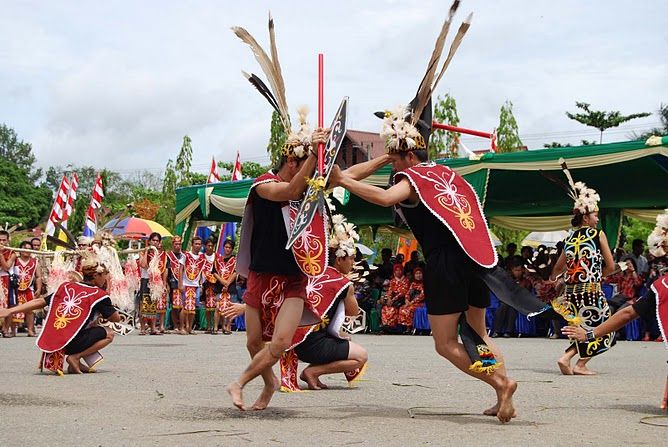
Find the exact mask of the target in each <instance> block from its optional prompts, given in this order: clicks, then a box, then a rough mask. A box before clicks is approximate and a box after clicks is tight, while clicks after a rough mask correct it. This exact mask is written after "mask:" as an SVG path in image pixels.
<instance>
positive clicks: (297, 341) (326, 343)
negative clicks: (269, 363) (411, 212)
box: [280, 214, 366, 392]
mask: <svg viewBox="0 0 668 447" xmlns="http://www.w3.org/2000/svg"><path fill="white" fill-rule="evenodd" d="M332 220H333V227H334V228H333V231H332V235H331V237H330V242H329V246H330V248H331V249H332V250H333V251H334V254H335V256H337V257H345V256H354V255H355V250H356V248H355V242H356V241H357V240H359V236H358V234H357V232H356V231H355V230H354V227H353V226H352V224H350V223H348V222H346V221H345V219H344V217H343V216H342V215H340V214H339V215H335V216H333V217H332ZM350 287H353V284H352V282H351V281H350V279H348V278H347V277H345V276H344V275H343V274H341V273H340V272H339V271H338V270H336V269H335V268H334V267H332V266H329V267H327V268H326V269H325V273H324V274H322V275H321V276H319V277H309V280H308V284H307V286H306V292H307V297H306V300H307V302H308V303H309V306H310V307H311V308H312V309H313V310H314V311H315V312H316V314H317V315H318V317H319V318H320V322H319V323H317V324H314V325H312V326H309V327H300V328H298V329H297V331H296V332H295V335H294V337H293V338H292V346H291V347H290V349H289V350H287V351H286V352H285V354H284V355H283V356H282V357H281V361H280V369H281V391H283V392H294V391H300V390H301V389H300V387H299V382H298V381H297V369H298V366H299V365H298V364H299V360H301V361H303V362H307V363H310V364H313V365H324V364H327V363H332V362H336V361H338V360H346V359H347V358H348V354H349V349H350V342H349V341H348V340H346V339H344V338H342V337H341V335H340V330H341V326H342V324H343V322H344V319H345V314H344V304H343V300H344V299H345V297H346V294H347V293H348V289H349V288H350ZM365 370H366V364H365V365H364V366H362V367H361V368H356V369H354V370H352V371H346V372H345V373H344V375H345V377H346V380H347V381H348V384H349V385H351V386H352V384H353V383H354V382H356V381H357V380H359V379H361V377H362V375H363V374H364V371H365Z"/></svg>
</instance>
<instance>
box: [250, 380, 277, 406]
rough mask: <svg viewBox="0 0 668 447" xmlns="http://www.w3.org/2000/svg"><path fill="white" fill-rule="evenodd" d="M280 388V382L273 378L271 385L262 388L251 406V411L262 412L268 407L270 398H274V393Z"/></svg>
mask: <svg viewBox="0 0 668 447" xmlns="http://www.w3.org/2000/svg"><path fill="white" fill-rule="evenodd" d="M280 387H281V382H280V381H279V380H278V377H276V376H274V378H273V380H272V383H271V384H268V385H266V384H265V386H264V387H263V388H262V392H261V393H260V395H259V396H258V398H257V400H256V401H255V403H254V404H253V407H252V408H253V410H264V409H265V408H267V406H269V402H270V401H271V398H272V397H273V396H274V393H275V392H276V391H277V390H278V389H279V388H280Z"/></svg>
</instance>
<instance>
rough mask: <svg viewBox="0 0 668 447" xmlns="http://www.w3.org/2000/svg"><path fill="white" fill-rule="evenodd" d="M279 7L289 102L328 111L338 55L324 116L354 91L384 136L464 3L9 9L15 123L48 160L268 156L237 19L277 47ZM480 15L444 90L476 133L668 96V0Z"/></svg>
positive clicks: (6, 81)
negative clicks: (378, 113) (321, 105)
mask: <svg viewBox="0 0 668 447" xmlns="http://www.w3.org/2000/svg"><path fill="white" fill-rule="evenodd" d="M269 7H271V8H272V13H273V16H274V19H275V21H276V33H277V39H278V44H279V52H280V57H281V64H282V67H283V70H284V74H285V78H286V84H287V96H288V101H289V104H290V107H291V109H292V110H293V111H294V109H295V108H296V106H297V105H299V104H301V103H306V104H308V105H309V106H310V107H311V110H316V103H315V98H316V54H317V53H318V52H324V53H325V68H326V78H325V79H326V112H327V116H331V115H332V114H333V113H334V111H335V110H336V107H337V106H338V103H339V101H340V99H341V97H343V96H344V95H347V96H350V99H351V102H350V122H349V127H351V128H355V129H362V130H372V131H375V130H378V129H379V122H378V120H377V119H376V118H374V117H373V116H372V112H373V111H375V110H379V109H383V108H388V107H394V106H396V105H397V104H399V103H406V102H407V101H409V100H410V99H411V98H412V97H413V95H414V93H415V90H416V89H417V85H418V82H419V80H420V78H421V76H422V74H423V73H424V70H425V66H426V63H427V60H428V58H429V55H430V54H431V51H432V49H433V42H434V39H435V37H436V35H437V33H438V31H439V29H440V26H441V23H442V19H443V17H445V14H446V11H447V8H448V7H449V2H445V3H444V2H442V1H427V2H414V1H410V0H405V1H379V0H377V1H365V2H356V1H352V0H348V1H341V2H336V3H331V4H328V5H327V7H325V6H323V4H321V3H320V2H306V1H285V2H280V3H278V4H276V2H266V1H255V2H253V1H251V2H244V3H242V4H239V3H238V2H218V1H216V2H209V1H198V2H187V3H186V2H176V1H172V2H140V3H136V2H122V1H120V2H110V3H90V4H82V3H81V2H58V4H49V3H43V2H36V3H24V2H16V3H11V2H7V3H6V4H4V5H3V15H2V17H0V38H1V39H2V41H3V47H2V48H0V95H1V97H2V99H3V100H2V101H0V121H2V122H6V123H7V124H8V125H10V126H12V127H14V128H15V129H16V130H17V131H18V132H19V134H20V136H21V137H22V138H23V139H25V140H27V141H30V142H32V143H33V145H34V147H35V151H36V153H37V155H38V159H39V163H40V164H41V165H49V164H52V163H61V164H64V163H67V162H74V163H81V164H92V165H96V166H99V167H103V166H104V167H109V168H113V169H119V170H128V169H133V168H138V169H142V168H145V167H150V168H153V169H156V168H161V167H163V166H164V164H165V163H166V161H167V159H168V158H170V157H171V158H173V157H174V156H175V155H176V153H177V151H178V148H179V147H180V144H181V139H182V137H183V135H184V134H188V135H190V136H191V138H192V140H193V147H194V149H195V154H194V165H195V166H196V167H199V168H200V169H201V170H202V171H206V170H207V169H208V163H209V160H210V157H211V155H216V157H217V158H219V159H232V158H233V157H234V155H235V154H236V150H237V149H239V150H240V151H241V154H242V158H245V159H255V160H258V159H260V160H263V161H264V160H266V143H267V139H268V137H269V118H270V114H271V110H270V109H269V107H268V105H267V104H266V102H265V101H264V100H263V99H262V98H261V97H260V96H259V95H258V94H257V93H256V92H254V91H253V90H252V87H250V85H248V84H247V82H246V81H244V79H243V78H242V77H241V75H240V70H241V69H244V70H246V71H252V72H255V73H257V74H261V73H260V70H259V67H258V65H257V62H256V61H255V59H254V58H253V56H252V55H251V54H250V51H249V50H248V48H247V47H246V46H245V45H243V44H242V43H241V42H240V41H239V40H238V39H236V37H234V35H233V34H232V33H231V31H230V30H229V28H230V26H232V25H242V26H244V27H246V28H247V29H248V30H249V31H250V32H251V33H252V34H253V35H254V36H255V37H256V38H257V39H258V41H260V42H261V44H262V45H266V44H267V42H268V36H267V30H266V17H267V16H266V14H267V10H268V9H269ZM470 11H475V16H474V19H473V25H472V27H471V29H470V31H469V33H468V35H467V37H466V39H465V40H464V42H463V44H462V46H461V48H460V51H459V53H458V54H457V56H456V57H455V60H454V61H453V63H452V65H451V67H450V69H449V70H448V73H446V75H445V77H444V79H443V81H442V83H441V85H440V86H439V88H438V91H437V93H441V94H442V93H445V92H450V93H451V94H453V95H454V96H455V98H456V99H457V102H458V106H459V114H460V117H461V118H462V125H464V126H467V127H471V128H477V129H481V130H491V129H492V128H494V127H495V126H496V125H497V120H498V110H499V107H500V106H501V104H502V103H503V102H504V101H505V100H506V99H509V100H512V101H513V103H514V105H515V114H516V117H517V119H518V122H519V126H520V132H521V134H523V135H526V137H525V143H527V144H528V145H529V146H530V147H540V146H542V143H545V142H549V141H552V140H554V141H562V142H577V141H579V140H580V139H581V138H584V137H583V135H586V136H587V137H588V139H591V138H592V137H595V136H596V134H597V132H596V131H595V130H592V131H591V132H588V130H587V129H586V128H585V127H584V126H581V125H579V124H577V123H574V122H572V121H570V120H568V119H567V118H566V117H565V115H564V111H565V110H573V108H574V103H575V101H576V100H581V101H587V102H591V103H592V106H593V107H595V108H597V109H616V110H621V111H622V112H623V113H631V112H638V111H654V109H656V108H657V107H658V105H659V103H661V102H662V101H663V102H664V103H665V102H667V101H668V65H666V63H665V62H663V59H662V58H663V54H664V53H665V52H666V51H665V50H666V49H668V43H667V33H666V31H665V26H664V24H663V21H662V17H665V16H666V12H668V6H667V5H666V4H665V2H649V1H648V2H640V3H638V4H635V5H634V6H633V7H629V4H628V2H623V1H609V2H606V3H605V6H602V4H601V3H599V2H580V1H575V0H572V1H563V2H547V1H542V2H525V1H506V2H489V1H482V0H478V1H464V2H462V5H461V7H460V13H459V15H458V16H457V18H456V20H455V23H454V24H453V27H452V29H451V36H452V35H453V34H454V32H455V31H456V28H457V26H458V24H459V22H460V21H461V20H462V19H463V18H464V17H465V15H466V14H467V13H468V12H470ZM657 120H658V119H657V117H656V116H654V117H651V118H647V119H645V120H638V121H634V122H633V123H632V125H631V126H630V127H634V128H636V127H638V126H640V125H642V124H643V123H645V124H647V125H648V127H649V125H651V124H653V123H654V122H656V121H657ZM326 121H328V119H326ZM625 132H626V131H625V130H624V129H621V130H619V129H617V130H616V132H611V133H610V137H606V141H613V140H615V139H617V138H618V139H624V138H625V137H626V133H625ZM547 134H549V135H547ZM590 135H591V137H590ZM616 137H617V138H616ZM465 141H466V142H467V144H468V143H472V144H471V146H473V147H479V146H480V147H482V146H484V145H485V142H484V141H482V140H474V139H470V140H465ZM63 159H65V160H63Z"/></svg>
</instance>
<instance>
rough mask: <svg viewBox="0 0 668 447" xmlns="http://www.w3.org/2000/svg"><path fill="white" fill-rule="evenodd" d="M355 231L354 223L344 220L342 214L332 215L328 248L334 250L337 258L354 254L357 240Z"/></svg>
mask: <svg viewBox="0 0 668 447" xmlns="http://www.w3.org/2000/svg"><path fill="white" fill-rule="evenodd" d="M359 238H360V237H359V235H358V234H357V231H355V225H353V224H352V223H350V222H348V221H346V218H345V216H344V215H343V214H335V215H333V216H332V232H331V236H330V238H329V248H331V249H333V250H334V251H335V255H336V257H337V258H343V257H345V256H355V253H356V252H357V247H356V246H355V243H356V242H357V241H358V240H359Z"/></svg>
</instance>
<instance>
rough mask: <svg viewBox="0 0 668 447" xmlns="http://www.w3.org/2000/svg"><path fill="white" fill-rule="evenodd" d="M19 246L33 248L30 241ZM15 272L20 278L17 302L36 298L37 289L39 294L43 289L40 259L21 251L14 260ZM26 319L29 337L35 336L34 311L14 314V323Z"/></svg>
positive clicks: (21, 302) (20, 302)
mask: <svg viewBox="0 0 668 447" xmlns="http://www.w3.org/2000/svg"><path fill="white" fill-rule="evenodd" d="M19 248H26V249H32V244H31V243H30V241H23V242H21V245H20V246H19ZM13 271H14V274H15V275H16V277H17V278H18V284H17V287H16V302H17V304H24V303H27V302H30V301H32V300H33V299H34V298H35V291H37V293H38V294H39V293H40V291H41V290H42V278H41V277H40V273H41V267H40V263H39V260H38V259H37V258H34V257H32V256H30V253H26V252H21V254H20V255H19V257H18V258H16V260H15V261H14V267H13ZM24 320H25V322H26V326H27V329H28V337H34V336H35V318H34V315H33V313H32V312H26V313H25V314H23V313H20V312H19V313H16V314H14V323H17V324H21V323H23V321H24Z"/></svg>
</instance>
